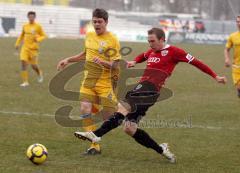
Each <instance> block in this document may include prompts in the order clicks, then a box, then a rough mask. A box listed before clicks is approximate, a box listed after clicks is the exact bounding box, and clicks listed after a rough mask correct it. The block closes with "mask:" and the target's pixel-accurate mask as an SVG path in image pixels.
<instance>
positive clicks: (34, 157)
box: [26, 144, 48, 165]
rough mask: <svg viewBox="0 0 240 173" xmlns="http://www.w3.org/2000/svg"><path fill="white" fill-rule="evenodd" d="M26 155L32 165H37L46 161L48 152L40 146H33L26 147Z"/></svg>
mask: <svg viewBox="0 0 240 173" xmlns="http://www.w3.org/2000/svg"><path fill="white" fill-rule="evenodd" d="M26 154H27V157H28V159H29V160H31V162H32V163H34V164H36V165H39V164H42V163H43V162H45V160H46V159H47V155H48V151H47V148H46V147H45V146H44V145H42V144H33V145H30V146H29V147H28V149H27V153H26Z"/></svg>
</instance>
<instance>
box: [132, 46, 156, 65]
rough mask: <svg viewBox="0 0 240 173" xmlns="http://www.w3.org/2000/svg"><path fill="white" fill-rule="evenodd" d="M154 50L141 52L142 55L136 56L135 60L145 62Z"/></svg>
mask: <svg viewBox="0 0 240 173" xmlns="http://www.w3.org/2000/svg"><path fill="white" fill-rule="evenodd" d="M151 52H152V50H151V49H149V50H148V51H147V52H144V53H141V54H140V55H138V56H137V57H135V59H134V61H136V63H141V62H144V61H146V60H147V59H148V57H149V55H150V54H151Z"/></svg>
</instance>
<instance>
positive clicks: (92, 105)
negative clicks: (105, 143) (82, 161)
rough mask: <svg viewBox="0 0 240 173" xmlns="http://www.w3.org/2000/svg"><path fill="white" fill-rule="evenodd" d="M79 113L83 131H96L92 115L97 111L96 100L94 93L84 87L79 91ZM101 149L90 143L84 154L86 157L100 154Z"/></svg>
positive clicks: (96, 144)
mask: <svg viewBox="0 0 240 173" xmlns="http://www.w3.org/2000/svg"><path fill="white" fill-rule="evenodd" d="M80 100H81V102H80V112H81V117H82V118H83V120H82V126H83V129H84V130H85V131H86V132H90V131H94V130H96V128H97V127H96V122H95V121H94V115H95V114H97V112H98V110H99V106H98V104H97V103H98V98H97V96H96V93H95V91H93V89H90V88H86V87H84V86H82V87H81V89H80ZM100 153H101V148H100V145H99V144H98V143H95V142H92V143H91V145H90V147H89V148H88V149H87V151H86V152H85V153H84V154H86V155H95V154H100Z"/></svg>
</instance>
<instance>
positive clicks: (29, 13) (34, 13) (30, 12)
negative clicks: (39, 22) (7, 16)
mask: <svg viewBox="0 0 240 173" xmlns="http://www.w3.org/2000/svg"><path fill="white" fill-rule="evenodd" d="M30 15H34V16H36V12H35V11H29V12H28V13H27V16H30Z"/></svg>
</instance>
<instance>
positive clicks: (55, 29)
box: [0, 0, 240, 43]
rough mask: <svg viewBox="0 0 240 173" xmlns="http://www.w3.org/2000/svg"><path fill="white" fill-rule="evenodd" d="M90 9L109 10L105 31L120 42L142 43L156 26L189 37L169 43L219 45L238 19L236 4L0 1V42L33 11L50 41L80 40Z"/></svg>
mask: <svg viewBox="0 0 240 173" xmlns="http://www.w3.org/2000/svg"><path fill="white" fill-rule="evenodd" d="M96 7H101V8H105V9H107V10H109V13H110V20H109V21H110V23H109V29H110V30H111V31H113V32H114V33H116V34H117V35H118V37H119V38H120V40H122V41H146V30H147V29H149V28H150V27H152V26H158V27H160V26H161V27H163V28H164V29H165V30H166V31H167V32H168V31H169V32H187V33H195V34H190V35H187V36H186V35H184V34H183V35H181V34H180V35H179V34H178V35H176V34H175V35H174V36H175V37H173V38H172V40H174V41H178V42H179V41H181V40H182V41H184V39H185V38H186V37H187V41H189V40H188V39H190V41H191V39H195V38H198V39H200V40H197V41H199V42H201V41H202V42H204V40H207V41H208V40H209V41H210V42H216V43H219V42H221V43H222V42H223V41H225V39H226V35H225V34H229V33H230V32H232V31H234V29H235V23H234V16H236V14H238V13H240V1H239V0H195V1H191V0H181V1H177V0H148V1H144V0H115V1H108V0H0V20H1V26H0V36H16V35H17V34H18V33H19V32H20V31H21V27H22V24H23V23H24V22H25V21H26V12H27V11H29V10H34V11H36V12H37V20H38V21H39V22H40V23H41V24H42V25H43V27H44V29H45V30H46V32H47V34H48V35H49V36H50V37H56V36H57V37H66V36H67V37H81V36H83V35H84V34H85V32H86V29H92V28H91V25H89V21H90V20H91V12H92V9H94V8H96ZM66 28H67V29H66ZM199 33H204V34H199ZM204 43H205V42H204Z"/></svg>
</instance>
